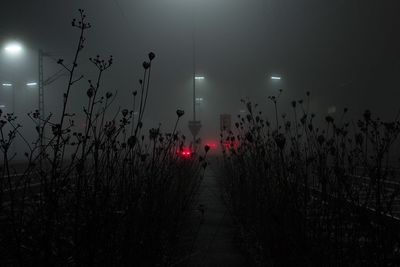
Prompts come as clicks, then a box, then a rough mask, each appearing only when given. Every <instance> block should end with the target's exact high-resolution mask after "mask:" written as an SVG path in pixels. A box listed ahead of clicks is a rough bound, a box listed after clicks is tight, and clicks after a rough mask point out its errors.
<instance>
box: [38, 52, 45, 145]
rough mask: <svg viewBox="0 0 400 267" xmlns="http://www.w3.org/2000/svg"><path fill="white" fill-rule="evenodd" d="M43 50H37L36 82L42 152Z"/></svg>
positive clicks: (43, 134)
mask: <svg viewBox="0 0 400 267" xmlns="http://www.w3.org/2000/svg"><path fill="white" fill-rule="evenodd" d="M43 56H44V53H43V50H41V49H39V61H38V62H39V68H38V69H39V81H38V89H39V90H38V91H39V105H38V107H39V110H38V111H39V118H38V125H37V126H38V131H39V140H40V149H41V152H42V149H43V145H44V144H43V141H44V140H43V139H44V138H45V133H44V129H43V125H44V119H45V116H44V81H43Z"/></svg>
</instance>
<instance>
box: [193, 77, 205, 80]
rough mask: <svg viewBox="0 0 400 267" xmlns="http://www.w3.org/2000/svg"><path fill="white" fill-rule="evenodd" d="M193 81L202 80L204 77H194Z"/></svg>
mask: <svg viewBox="0 0 400 267" xmlns="http://www.w3.org/2000/svg"><path fill="white" fill-rule="evenodd" d="M194 79H195V80H204V76H195V77H194Z"/></svg>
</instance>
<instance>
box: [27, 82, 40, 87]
mask: <svg viewBox="0 0 400 267" xmlns="http://www.w3.org/2000/svg"><path fill="white" fill-rule="evenodd" d="M36 85H37V82H29V83H27V84H26V86H36Z"/></svg>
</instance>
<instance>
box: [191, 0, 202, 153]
mask: <svg viewBox="0 0 400 267" xmlns="http://www.w3.org/2000/svg"><path fill="white" fill-rule="evenodd" d="M195 12H196V9H195V1H193V2H192V46H193V47H192V49H193V51H192V53H193V73H192V86H193V99H192V100H193V120H192V121H189V129H190V132H191V133H192V135H193V147H195V146H196V136H197V135H198V134H199V132H200V128H201V123H200V121H198V120H196V78H197V77H196V15H195Z"/></svg>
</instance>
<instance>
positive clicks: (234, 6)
mask: <svg viewBox="0 0 400 267" xmlns="http://www.w3.org/2000/svg"><path fill="white" fill-rule="evenodd" d="M78 8H83V9H85V11H86V13H87V16H88V21H89V22H91V24H92V25H93V27H92V28H91V29H90V30H89V31H88V33H87V44H86V47H85V50H84V52H83V54H82V57H81V60H80V67H81V69H80V70H79V71H80V72H81V73H83V74H85V75H86V77H87V78H89V79H90V78H91V75H94V73H95V72H94V68H93V66H91V64H90V62H89V61H88V60H87V59H88V58H89V57H91V56H95V55H96V54H100V55H102V56H104V57H108V56H109V55H113V56H114V58H115V64H114V66H113V67H112V69H111V70H110V71H109V72H108V73H107V74H106V76H105V80H104V83H103V86H102V92H104V93H105V92H106V91H115V90H118V97H117V101H116V103H115V105H114V106H115V108H117V107H118V106H121V107H123V108H124V107H128V108H129V107H130V105H131V102H130V101H131V95H132V94H131V93H132V90H137V89H138V88H139V86H138V82H137V81H138V79H139V78H141V76H142V67H141V63H142V61H144V60H147V53H148V52H150V51H153V52H154V53H156V55H157V57H156V59H155V61H154V65H153V76H152V85H151V91H150V99H149V106H148V109H147V111H146V119H145V126H146V127H157V126H158V123H159V122H161V123H162V129H163V130H164V131H170V130H171V128H172V126H173V123H174V121H175V119H176V115H175V110H176V109H177V108H182V109H184V110H185V111H186V115H185V117H184V119H185V120H184V121H183V123H182V124H181V125H180V128H181V129H182V130H183V131H184V132H186V133H188V130H187V121H188V120H189V119H191V116H192V85H191V79H192V71H193V69H192V65H193V57H192V53H193V45H192V44H193V38H192V36H193V33H194V36H195V47H196V50H195V55H196V74H199V75H204V76H205V80H204V81H198V83H197V88H196V90H197V95H198V97H202V98H203V99H204V100H203V103H202V104H201V106H200V107H199V117H200V119H201V120H202V123H203V125H204V127H203V130H202V134H201V135H202V137H203V138H204V139H214V140H217V137H218V134H219V133H218V130H219V115H220V114H221V113H230V114H233V115H234V114H237V113H239V112H240V110H241V109H243V108H244V107H242V106H241V104H240V99H241V98H246V97H248V98H249V99H250V100H252V101H253V102H257V103H258V104H260V106H261V109H263V110H265V111H266V112H267V113H266V116H267V117H272V116H271V115H269V112H270V111H271V109H270V107H271V105H270V103H269V102H268V99H267V96H269V95H274V94H277V90H278V89H283V94H282V98H281V101H280V107H281V110H282V111H284V110H285V109H288V108H289V106H290V104H289V103H290V101H292V100H293V99H295V100H298V99H300V98H303V97H304V95H305V92H306V91H311V108H312V109H313V110H315V111H316V112H317V113H318V114H319V116H320V117H321V118H323V117H324V116H325V114H327V112H328V109H330V110H331V111H332V110H334V109H332V107H336V110H337V112H339V113H340V111H341V110H342V109H343V108H344V107H348V108H349V109H350V111H351V113H350V115H351V116H358V115H360V114H361V113H362V111H363V110H364V109H366V108H370V109H371V110H372V111H373V112H374V113H378V114H380V115H381V116H382V117H383V118H388V119H393V117H394V116H395V114H396V113H397V111H398V110H399V108H400V104H399V101H398V100H399V95H400V94H399V90H400V82H399V79H398V77H400V75H399V74H400V16H399V13H400V4H399V1H395V0H393V1H390V0H385V1H372V0H367V1H354V0H335V1H332V0H290V1H288V0H201V1H200V0H186V1H184V0H141V1H139V0H108V1H104V0H103V1H99V0H84V1H78V0H68V1H61V0H35V1H27V0H25V1H22V0H13V1H5V0H3V2H2V8H1V9H2V15H1V16H0V41H1V42H2V43H5V42H6V41H8V40H18V41H21V42H22V43H23V44H24V46H25V54H24V55H23V58H19V59H18V60H15V61H12V62H11V61H10V59H7V58H5V56H4V55H1V57H0V59H1V61H0V79H1V80H2V82H5V81H12V82H13V83H18V84H20V85H19V88H17V89H18V91H16V97H17V103H16V111H17V113H18V111H19V112H20V113H26V112H28V111H29V110H33V109H35V108H36V105H37V92H36V91H34V89H29V90H28V89H26V88H25V87H24V86H23V85H24V83H25V81H28V80H29V81H31V80H37V78H36V77H37V54H36V51H37V49H39V48H41V49H43V50H45V51H46V52H48V53H51V54H53V55H54V57H55V58H64V59H65V61H66V62H67V63H68V62H70V61H71V60H72V56H73V51H74V49H75V45H76V43H77V38H78V32H77V31H76V29H73V28H72V27H71V20H72V19H73V18H74V17H77V15H78V12H77V9H78ZM193 10H194V11H193ZM193 16H194V17H193ZM58 69H59V67H58V66H57V64H55V63H54V62H53V61H52V60H50V59H46V60H45V77H47V76H49V75H51V74H52V73H54V72H55V71H57V70H58ZM271 75H280V76H282V80H281V81H271V80H270V79H269V77H270V76H271ZM65 84H66V80H65V78H64V79H63V78H61V79H59V80H58V81H57V82H55V83H53V84H51V85H50V86H48V87H46V88H45V94H46V99H45V105H46V112H49V111H52V112H54V113H55V114H57V110H59V107H60V106H61V103H62V93H63V92H64V90H65ZM1 89H2V92H0V102H1V103H0V104H7V105H9V104H8V103H7V102H9V101H10V99H11V98H10V93H9V92H6V91H5V89H4V88H1ZM86 89H87V84H86V83H85V82H84V81H82V82H81V83H79V84H78V85H77V86H76V87H75V88H74V89H73V102H72V104H71V106H70V108H71V110H75V112H76V113H79V112H81V110H82V106H83V105H84V104H85V103H86V100H85V92H86ZM333 115H335V114H333Z"/></svg>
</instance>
